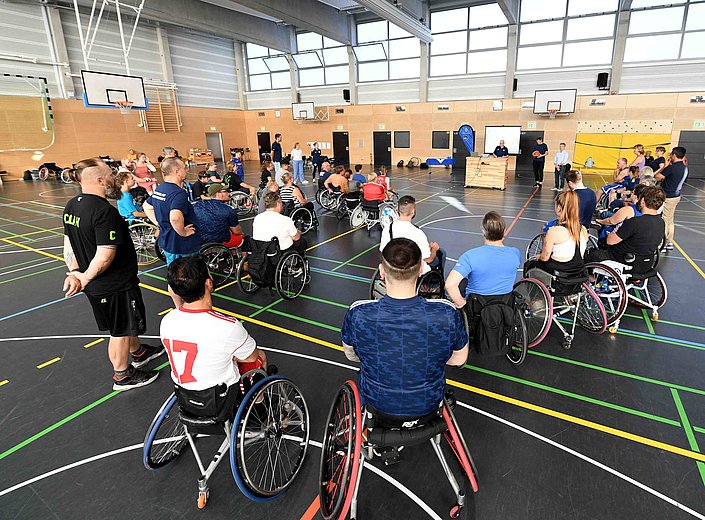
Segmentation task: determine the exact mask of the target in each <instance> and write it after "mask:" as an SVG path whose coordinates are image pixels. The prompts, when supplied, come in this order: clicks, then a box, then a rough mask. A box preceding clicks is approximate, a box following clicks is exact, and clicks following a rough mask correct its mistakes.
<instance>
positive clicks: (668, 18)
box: [629, 6, 685, 34]
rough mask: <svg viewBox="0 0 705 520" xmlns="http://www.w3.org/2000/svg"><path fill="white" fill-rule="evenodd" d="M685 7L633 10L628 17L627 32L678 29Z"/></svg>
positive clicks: (637, 32) (650, 32)
mask: <svg viewBox="0 0 705 520" xmlns="http://www.w3.org/2000/svg"><path fill="white" fill-rule="evenodd" d="M684 11H685V7H683V6H681V7H670V8H668V9H656V10H649V11H636V12H633V13H632V14H631V16H630V18H629V34H652V33H655V32H666V31H680V30H681V27H682V26H683V12H684Z"/></svg>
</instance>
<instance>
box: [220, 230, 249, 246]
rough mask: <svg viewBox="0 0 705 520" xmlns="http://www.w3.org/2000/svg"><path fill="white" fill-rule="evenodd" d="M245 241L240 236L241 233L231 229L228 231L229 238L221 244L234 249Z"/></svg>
mask: <svg viewBox="0 0 705 520" xmlns="http://www.w3.org/2000/svg"><path fill="white" fill-rule="evenodd" d="M244 241H245V239H244V238H242V235H241V234H240V235H236V234H235V233H233V232H232V231H231V232H230V240H228V241H227V242H223V245H224V246H226V247H229V248H231V249H234V248H236V247H240V246H241V245H242V243H243V242H244Z"/></svg>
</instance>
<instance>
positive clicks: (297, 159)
mask: <svg viewBox="0 0 705 520" xmlns="http://www.w3.org/2000/svg"><path fill="white" fill-rule="evenodd" d="M291 162H293V163H294V183H298V182H300V183H301V184H308V181H307V180H306V179H305V178H304V151H303V150H302V149H301V146H299V143H294V148H292V150H291Z"/></svg>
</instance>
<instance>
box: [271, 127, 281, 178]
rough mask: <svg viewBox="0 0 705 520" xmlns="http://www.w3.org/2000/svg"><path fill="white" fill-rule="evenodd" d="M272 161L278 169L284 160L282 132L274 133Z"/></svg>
mask: <svg viewBox="0 0 705 520" xmlns="http://www.w3.org/2000/svg"><path fill="white" fill-rule="evenodd" d="M272 162H273V163H274V171H275V172H276V171H278V170H279V168H280V167H281V162H282V134H274V142H273V143H272Z"/></svg>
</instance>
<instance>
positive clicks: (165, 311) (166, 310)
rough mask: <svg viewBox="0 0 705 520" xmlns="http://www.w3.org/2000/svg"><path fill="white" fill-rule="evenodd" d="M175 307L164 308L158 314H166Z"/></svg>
mask: <svg viewBox="0 0 705 520" xmlns="http://www.w3.org/2000/svg"><path fill="white" fill-rule="evenodd" d="M173 310H174V307H169V308H168V309H164V310H163V311H162V312H158V313H157V316H164V315H165V314H166V313H167V312H169V311H173Z"/></svg>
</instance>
